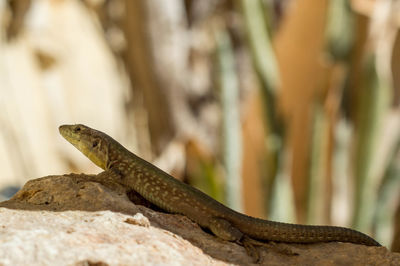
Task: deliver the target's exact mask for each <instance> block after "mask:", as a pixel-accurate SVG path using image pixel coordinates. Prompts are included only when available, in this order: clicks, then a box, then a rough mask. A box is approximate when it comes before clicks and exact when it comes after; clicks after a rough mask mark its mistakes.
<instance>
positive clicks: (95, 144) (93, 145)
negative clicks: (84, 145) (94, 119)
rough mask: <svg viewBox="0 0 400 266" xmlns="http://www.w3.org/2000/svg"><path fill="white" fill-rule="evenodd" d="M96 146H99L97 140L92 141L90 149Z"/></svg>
mask: <svg viewBox="0 0 400 266" xmlns="http://www.w3.org/2000/svg"><path fill="white" fill-rule="evenodd" d="M97 145H99V141H98V140H95V141H93V143H92V148H95V147H97Z"/></svg>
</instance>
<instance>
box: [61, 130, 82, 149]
mask: <svg viewBox="0 0 400 266" xmlns="http://www.w3.org/2000/svg"><path fill="white" fill-rule="evenodd" d="M58 131H59V132H60V134H61V136H63V137H64V138H65V139H66V140H68V142H70V143H71V144H72V145H74V146H75V147H77V146H78V144H79V141H80V138H78V137H77V136H75V135H74V134H73V131H72V130H71V126H70V125H62V126H60V127H59V128H58Z"/></svg>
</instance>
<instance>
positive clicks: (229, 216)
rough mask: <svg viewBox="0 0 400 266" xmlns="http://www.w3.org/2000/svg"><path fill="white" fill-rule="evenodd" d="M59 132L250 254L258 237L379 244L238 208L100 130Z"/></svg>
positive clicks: (159, 201) (159, 202) (153, 197)
mask: <svg viewBox="0 0 400 266" xmlns="http://www.w3.org/2000/svg"><path fill="white" fill-rule="evenodd" d="M59 130H60V133H61V135H62V136H63V137H64V138H65V139H67V140H68V141H69V142H70V143H71V144H73V145H74V146H75V147H76V148H78V149H79V150H80V151H81V152H82V153H83V154H84V155H86V156H87V157H88V158H89V159H90V160H92V161H93V162H94V163H95V164H96V165H98V166H99V167H101V168H102V169H104V170H106V171H108V172H109V174H111V175H113V176H115V177H116V178H115V182H118V183H120V184H122V185H124V186H127V187H129V188H130V189H133V190H135V191H136V192H137V193H139V194H140V195H141V196H143V197H144V198H145V199H146V200H148V201H149V202H151V203H153V204H154V205H156V206H158V207H160V208H161V209H163V210H165V211H167V212H170V213H177V214H183V215H185V216H187V217H188V218H190V219H191V220H193V221H194V222H196V223H198V224H199V225H200V226H201V227H204V228H208V229H210V230H211V231H212V232H213V233H214V234H215V235H216V236H218V237H220V238H222V239H225V240H228V241H235V242H238V243H241V244H243V245H244V246H245V247H246V250H247V251H248V252H249V253H253V254H252V256H253V257H255V258H256V259H257V258H258V254H254V247H253V245H256V244H255V241H252V239H256V240H261V241H262V240H264V241H277V242H286V243H315V242H331V241H339V242H351V243H356V244H362V245H367V246H380V244H379V243H378V242H377V241H375V240H374V239H372V238H371V237H369V236H367V235H365V234H363V233H361V232H358V231H355V230H352V229H349V228H344V227H336V226H312V225H299V224H288V223H279V222H273V221H268V220H262V219H258V218H253V217H250V216H247V215H244V214H242V213H239V212H236V211H234V210H232V209H230V208H228V207H226V206H225V205H223V204H221V203H219V202H218V201H216V200H214V199H212V198H211V197H209V196H208V195H206V194H204V193H203V192H201V191H200V190H197V189H196V188H193V187H191V186H189V185H187V184H185V183H183V182H181V181H179V180H177V179H175V178H173V177H172V176H170V175H169V174H167V173H165V172H164V171H162V170H161V169H159V168H157V167H156V166H154V165H152V164H151V163H149V162H147V161H145V160H143V159H141V158H140V157H138V156H136V155H135V154H133V153H131V152H130V151H128V150H127V149H125V148H124V147H123V146H122V145H121V144H119V143H118V142H117V141H115V140H114V139H113V138H111V137H110V136H108V135H106V134H105V133H103V132H100V131H97V130H94V129H91V128H89V127H87V126H85V125H63V126H60V128H59Z"/></svg>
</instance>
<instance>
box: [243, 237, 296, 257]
mask: <svg viewBox="0 0 400 266" xmlns="http://www.w3.org/2000/svg"><path fill="white" fill-rule="evenodd" d="M240 242H241V244H242V245H243V247H244V248H245V249H246V252H247V254H248V255H249V256H250V257H252V258H253V259H254V262H255V263H260V261H261V258H260V253H259V252H258V250H257V249H256V246H258V247H259V246H264V247H267V248H268V249H270V250H273V251H275V252H277V253H279V254H282V255H286V256H297V255H299V254H298V253H297V252H295V251H293V250H292V249H291V248H290V247H288V246H282V245H277V244H276V243H275V242H273V241H269V242H268V243H265V242H261V241H257V240H255V239H252V238H250V237H248V236H246V235H245V236H243V238H242V239H241V240H240Z"/></svg>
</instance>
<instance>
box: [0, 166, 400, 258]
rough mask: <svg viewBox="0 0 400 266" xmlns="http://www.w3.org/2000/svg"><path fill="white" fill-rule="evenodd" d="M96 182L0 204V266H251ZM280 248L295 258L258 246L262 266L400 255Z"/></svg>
mask: <svg viewBox="0 0 400 266" xmlns="http://www.w3.org/2000/svg"><path fill="white" fill-rule="evenodd" d="M100 176H101V180H100V179H99V176H88V175H75V174H71V175H64V176H49V177H44V178H39V179H36V180H32V181H29V182H28V183H27V184H26V185H25V186H24V187H23V188H22V189H21V191H19V192H18V193H17V194H16V195H15V196H14V197H13V198H12V199H10V200H9V201H5V202H2V203H0V207H5V208H8V209H5V208H0V236H1V237H0V264H3V265H18V264H24V263H26V262H27V261H29V264H30V265H32V264H37V265H38V264H41V265H42V264H46V263H47V264H53V265H55V264H57V265H67V264H68V265H74V264H75V265H90V264H91V263H93V264H94V263H99V264H96V265H107V264H108V265H127V264H135V265H145V264H169V265H187V264H198V265H214V264H215V265H224V264H225V262H226V263H233V264H240V265H248V264H251V263H252V260H251V258H249V257H248V256H247V254H246V252H245V250H244V248H243V247H241V246H239V245H237V244H234V243H229V242H225V241H222V240H219V239H217V238H216V237H214V236H212V235H211V234H209V233H206V232H204V231H203V230H202V229H201V228H200V227H199V226H198V225H197V224H195V223H193V222H191V221H190V220H189V219H188V218H186V217H184V216H181V215H173V214H167V213H162V212H156V211H153V210H151V209H148V208H146V207H144V206H140V205H135V204H133V203H132V202H131V201H130V200H133V201H135V202H139V203H141V204H147V202H146V201H145V200H143V199H141V198H140V196H137V195H135V193H133V192H132V191H126V189H125V188H123V187H121V186H119V185H117V184H114V183H113V182H112V181H111V180H107V177H106V176H104V175H100ZM127 194H128V195H129V197H128V196H127ZM147 205H148V206H151V204H147ZM10 209H17V210H10ZM186 240H187V241H186ZM278 245H285V244H278ZM285 246H289V247H290V248H291V249H292V250H293V251H295V252H297V253H299V255H298V256H291V257H289V256H284V255H281V254H279V253H276V252H274V251H271V250H270V251H268V250H267V249H266V248H264V247H260V248H259V250H260V253H261V257H262V262H263V263H264V264H268V265H282V264H285V265H400V254H399V253H391V252H389V251H388V250H387V249H386V248H385V247H366V246H362V245H354V244H349V243H320V244H312V245H300V244H296V245H285ZM101 263H104V264H101Z"/></svg>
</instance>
